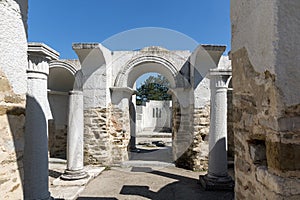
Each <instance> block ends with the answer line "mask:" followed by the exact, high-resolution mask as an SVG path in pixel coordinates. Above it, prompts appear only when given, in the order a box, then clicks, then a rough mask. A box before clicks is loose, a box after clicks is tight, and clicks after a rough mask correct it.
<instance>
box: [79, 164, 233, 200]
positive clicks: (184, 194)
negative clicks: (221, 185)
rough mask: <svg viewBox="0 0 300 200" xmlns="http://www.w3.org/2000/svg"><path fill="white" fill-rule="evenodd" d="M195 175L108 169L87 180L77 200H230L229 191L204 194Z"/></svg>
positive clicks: (169, 170) (172, 170) (142, 168)
mask: <svg viewBox="0 0 300 200" xmlns="http://www.w3.org/2000/svg"><path fill="white" fill-rule="evenodd" d="M199 174H204V173H203V172H201V173H199V172H192V171H188V170H184V169H180V168H176V167H172V166H169V167H160V166H155V167H149V166H148V167H147V166H138V167H126V168H111V169H109V170H106V171H104V172H102V174H101V175H100V176H99V177H97V178H96V179H94V180H93V181H91V182H90V183H89V184H88V185H87V187H86V188H85V189H84V190H83V192H82V193H81V194H80V195H79V197H78V198H77V200H100V199H106V200H117V199H119V200H125V199H126V200H127V199H128V200H129V199H130V200H131V199H136V200H142V199H155V200H164V199H165V200H185V199H186V200H193V199H195V200H196V199H197V200H199V199H201V200H208V199H213V200H215V199H224V200H227V199H228V200H229V199H233V198H234V197H233V192H229V191H218V192H215V191H214V192H212V191H205V190H204V189H203V188H201V186H200V185H199V184H198V180H199Z"/></svg>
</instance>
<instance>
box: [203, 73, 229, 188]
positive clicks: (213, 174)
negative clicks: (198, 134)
mask: <svg viewBox="0 0 300 200" xmlns="http://www.w3.org/2000/svg"><path fill="white" fill-rule="evenodd" d="M209 75H210V88H211V114H210V130H209V156H208V174H207V175H205V176H200V182H201V184H202V186H203V187H204V188H205V189H206V190H233V187H234V183H233V180H232V178H231V177H230V176H229V175H228V170H227V89H228V83H229V81H230V79H229V78H230V77H231V70H223V69H211V70H210V74H209Z"/></svg>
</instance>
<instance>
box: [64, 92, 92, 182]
mask: <svg viewBox="0 0 300 200" xmlns="http://www.w3.org/2000/svg"><path fill="white" fill-rule="evenodd" d="M69 94H70V96H69V114H68V136H67V169H66V170H65V173H64V174H63V175H62V176H61V179H65V180H77V179H82V178H86V177H88V174H87V173H86V172H85V171H84V169H83V129H84V124H83V94H82V91H79V90H77V91H76V90H73V91H71V92H70V93H69Z"/></svg>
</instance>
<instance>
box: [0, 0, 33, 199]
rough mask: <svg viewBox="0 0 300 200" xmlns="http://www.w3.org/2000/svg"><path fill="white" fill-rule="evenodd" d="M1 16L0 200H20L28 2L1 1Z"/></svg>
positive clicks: (21, 0) (24, 0)
mask: <svg viewBox="0 0 300 200" xmlns="http://www.w3.org/2000/svg"><path fill="white" fill-rule="evenodd" d="M0 13H1V16H0V30H1V31H0V38H1V39H0V49H1V51H0V166H1V167H0V169H1V170H0V198H1V199H21V198H22V196H23V187H22V185H23V150H24V123H25V93H26V68H27V66H28V63H27V38H26V33H27V1H26V0H20V1H13V0H0ZM4 30H5V31H4Z"/></svg>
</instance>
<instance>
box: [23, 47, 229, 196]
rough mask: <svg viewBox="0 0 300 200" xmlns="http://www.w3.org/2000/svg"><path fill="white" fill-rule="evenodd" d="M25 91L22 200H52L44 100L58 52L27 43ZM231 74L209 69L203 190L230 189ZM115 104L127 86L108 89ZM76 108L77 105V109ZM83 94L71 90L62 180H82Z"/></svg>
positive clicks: (127, 95) (48, 115) (127, 91)
mask: <svg viewBox="0 0 300 200" xmlns="http://www.w3.org/2000/svg"><path fill="white" fill-rule="evenodd" d="M28 55H29V66H28V70H27V75H28V92H27V100H26V128H25V148H24V199H50V198H51V197H50V193H49V189H48V188H49V187H48V120H49V119H51V117H52V116H51V111H50V107H49V104H48V99H47V76H48V74H49V64H48V63H49V61H50V60H55V59H58V56H59V54H58V53H57V52H55V51H54V50H53V49H51V48H49V47H48V46H46V45H44V44H40V43H29V46H28ZM230 77H231V71H230V70H220V69H213V70H211V71H210V79H211V83H210V85H211V128H210V133H209V169H208V174H207V175H205V176H201V177H200V182H201V184H202V185H203V186H204V187H205V188H206V189H232V188H233V181H232V179H231V177H230V176H229V175H228V171H227V89H228V82H229V80H230ZM111 90H112V93H113V94H114V95H113V101H115V102H114V103H117V104H118V103H119V102H120V101H121V100H122V99H123V98H124V96H125V98H128V99H129V98H130V97H131V95H132V94H133V91H132V90H131V89H129V88H125V89H124V88H111ZM78 105H79V106H78ZM82 105H83V94H82V91H71V92H70V98H69V115H68V116H69V118H68V136H67V169H66V171H65V173H64V174H63V175H62V176H61V178H62V179H67V180H75V179H81V178H86V177H87V176H88V175H87V173H86V172H85V171H84V170H83V106H82Z"/></svg>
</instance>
